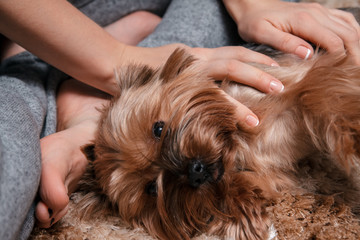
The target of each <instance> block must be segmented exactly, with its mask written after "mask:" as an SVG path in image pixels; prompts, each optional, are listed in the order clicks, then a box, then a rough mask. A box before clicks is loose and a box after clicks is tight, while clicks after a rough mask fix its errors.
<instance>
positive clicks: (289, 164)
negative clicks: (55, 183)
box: [78, 50, 360, 239]
mask: <svg viewBox="0 0 360 240" xmlns="http://www.w3.org/2000/svg"><path fill="white" fill-rule="evenodd" d="M278 61H279V62H280V63H281V65H282V67H280V68H277V67H265V66H259V67H262V68H263V69H264V70H265V71H268V72H269V73H271V74H273V75H274V76H276V77H277V78H278V79H280V80H281V81H282V82H283V83H284V85H285V91H284V92H282V93H281V94H263V93H260V92H258V91H257V90H255V89H252V88H250V87H246V86H242V85H240V84H236V83H232V82H225V83H224V84H222V85H221V86H220V87H219V85H218V83H216V82H214V81H213V80H212V79H209V78H208V77H207V76H206V74H205V73H204V71H203V70H202V69H201V68H200V67H199V65H198V64H197V63H196V61H195V59H194V58H192V57H191V56H190V55H188V54H187V53H186V52H185V51H183V50H176V51H175V52H174V53H173V54H172V56H171V57H170V58H169V60H168V61H167V63H166V64H165V66H164V67H163V68H161V69H159V70H153V69H150V68H148V67H146V66H138V65H132V66H129V67H128V68H127V69H121V70H119V71H118V77H119V95H118V96H115V97H114V99H113V100H112V101H111V103H110V104H109V106H106V107H105V108H104V110H103V113H102V117H101V120H100V122H99V129H98V132H97V136H96V139H95V141H94V143H93V144H90V145H88V146H86V147H85V148H84V152H86V154H87V155H88V156H89V159H90V160H91V161H90V165H89V169H88V171H87V173H86V174H85V177H84V178H83V180H82V181H81V184H80V187H81V190H82V191H85V192H86V195H85V197H84V198H83V199H82V201H80V203H79V205H78V207H79V208H80V209H82V210H83V212H84V215H85V216H91V214H93V213H94V212H99V211H100V212H103V211H113V214H114V215H116V216H119V217H120V218H121V219H122V220H124V221H125V222H127V223H128V224H129V226H131V227H143V228H145V229H146V231H147V232H148V233H149V234H150V235H152V236H153V237H157V238H159V239H190V238H191V237H193V236H195V235H197V234H199V233H208V234H213V235H218V236H220V237H221V238H224V239H266V238H267V237H268V232H269V228H270V226H271V223H270V220H269V218H268V216H267V214H266V212H265V204H266V202H267V200H269V199H272V198H276V196H277V194H278V193H280V192H284V191H287V192H290V193H306V192H309V193H317V194H324V195H334V196H335V198H336V200H337V201H340V202H344V203H346V204H348V205H349V206H351V207H352V209H353V211H354V213H358V211H359V208H358V207H359V204H358V199H359V197H360V194H359V193H360V191H359V179H358V177H357V175H358V164H359V146H360V145H359V141H360V97H359V95H360V69H359V67H358V66H355V65H354V64H352V62H351V59H349V58H348V57H347V56H343V55H339V54H334V55H331V54H318V55H316V56H314V57H313V58H312V60H310V61H302V60H299V59H296V58H294V57H291V56H282V57H280V58H279V59H278ZM223 91H225V92H227V93H228V94H230V95H231V96H233V97H234V98H235V99H237V100H239V101H240V102H242V103H243V104H245V105H247V106H248V107H249V108H250V109H252V110H253V111H254V112H255V113H256V114H257V115H258V116H259V117H260V125H259V126H258V127H256V128H254V129H250V128H247V127H244V126H243V125H242V124H241V122H239V120H238V119H237V117H236V116H237V114H236V110H235V109H236V108H235V106H234V105H233V104H232V103H231V102H230V101H229V100H228V99H227V98H226V97H225V95H224V94H223ZM159 122H162V123H164V126H163V129H162V132H161V136H160V137H159V136H157V135H156V129H155V130H154V127H155V126H156V124H155V123H159ZM194 162H201V163H202V164H203V165H204V166H206V173H207V175H206V181H204V182H201V183H199V184H198V185H196V184H195V185H194V183H192V184H189V182H191V181H192V180H191V177H190V174H189V171H191V166H193V164H194Z"/></svg>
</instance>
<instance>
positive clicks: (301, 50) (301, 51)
mask: <svg viewBox="0 0 360 240" xmlns="http://www.w3.org/2000/svg"><path fill="white" fill-rule="evenodd" d="M295 54H296V55H298V56H299V57H301V58H302V59H304V60H307V59H308V58H309V57H310V54H311V50H310V49H308V48H306V47H304V46H299V47H297V48H296V50H295Z"/></svg>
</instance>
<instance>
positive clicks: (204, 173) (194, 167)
mask: <svg viewBox="0 0 360 240" xmlns="http://www.w3.org/2000/svg"><path fill="white" fill-rule="evenodd" d="M223 173H224V169H223V165H222V163H216V164H212V165H211V166H207V165H206V164H204V163H203V162H202V161H201V160H199V159H195V160H193V161H192V162H191V163H190V164H189V168H188V182H189V184H190V186H192V187H194V188H198V187H199V186H201V185H202V184H204V183H206V182H208V181H219V180H220V179H221V177H222V175H223Z"/></svg>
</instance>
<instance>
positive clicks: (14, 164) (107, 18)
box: [0, 0, 241, 240]
mask: <svg viewBox="0 0 360 240" xmlns="http://www.w3.org/2000/svg"><path fill="white" fill-rule="evenodd" d="M71 2H72V3H73V4H74V5H75V6H77V7H78V8H79V9H80V10H81V11H83V12H84V13H85V14H86V15H88V16H89V17H90V18H92V19H93V20H94V21H95V22H97V23H98V24H99V25H101V26H105V25H107V24H110V23H112V22H114V21H115V20H118V19H119V18H121V17H123V16H125V15H126V14H129V13H131V12H134V11H137V10H146V11H150V12H153V13H155V14H158V15H159V16H162V17H163V20H162V22H161V23H160V24H159V26H158V27H157V28H156V30H155V32H154V33H152V34H151V35H150V36H148V37H147V38H146V39H145V40H144V41H142V42H141V43H140V46H144V47H155V46H160V45H164V44H169V43H174V42H179V43H184V44H187V45H189V46H192V47H219V46H224V45H238V44H240V43H241V39H240V38H239V37H238V35H237V33H236V26H235V24H234V23H233V22H232V20H231V19H230V17H229V16H228V15H227V14H226V11H225V9H224V7H223V5H222V3H221V1H220V0H196V1H194V0H172V1H170V0H151V1H149V0H117V1H116V0H73V1H71ZM66 77H67V76H66V75H65V74H63V73H61V72H60V71H58V70H56V69H54V68H52V67H50V66H49V65H48V64H46V63H44V62H42V61H41V60H39V59H38V58H37V57H35V56H33V55H32V54H30V53H28V52H25V53H22V54H19V55H17V56H14V57H12V58H10V59H7V60H6V61H4V62H3V63H2V64H1V65H0V239H2V240H7V239H26V238H27V237H28V236H29V234H30V232H31V230H32V228H33V226H34V219H35V218H34V206H35V204H36V200H35V198H36V192H37V188H38V185H39V179H40V172H41V157H40V143H39V139H40V138H42V137H44V136H46V135H49V134H51V133H54V132H55V130H56V129H55V128H56V102H55V94H56V88H57V86H58V84H59V83H60V82H61V81H62V80H63V79H65V78H66Z"/></svg>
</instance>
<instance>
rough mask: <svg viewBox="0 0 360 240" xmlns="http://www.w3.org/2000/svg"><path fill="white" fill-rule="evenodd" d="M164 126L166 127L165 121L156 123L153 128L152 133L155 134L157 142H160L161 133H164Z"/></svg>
mask: <svg viewBox="0 0 360 240" xmlns="http://www.w3.org/2000/svg"><path fill="white" fill-rule="evenodd" d="M164 126H165V123H164V122H163V121H158V122H156V123H154V125H153V128H152V132H153V135H154V137H155V138H156V139H157V140H160V138H161V133H162V131H163V129H164Z"/></svg>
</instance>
